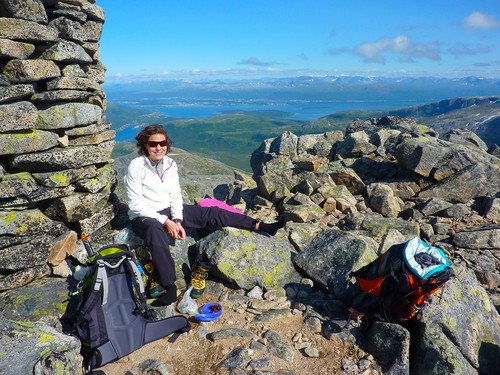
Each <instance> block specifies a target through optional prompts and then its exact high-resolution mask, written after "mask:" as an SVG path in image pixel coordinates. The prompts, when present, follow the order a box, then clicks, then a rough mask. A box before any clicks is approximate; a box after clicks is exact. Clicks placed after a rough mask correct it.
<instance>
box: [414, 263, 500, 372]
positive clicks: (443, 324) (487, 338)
mask: <svg viewBox="0 0 500 375" xmlns="http://www.w3.org/2000/svg"><path fill="white" fill-rule="evenodd" d="M455 275H456V277H455V278H454V279H452V280H451V281H449V282H448V283H447V285H446V286H445V288H444V289H443V294H442V298H440V299H437V298H436V299H434V300H433V302H432V303H431V304H430V305H428V306H427V308H426V309H425V310H424V311H423V315H422V320H423V323H424V324H423V325H422V326H421V331H420V333H419V334H417V336H416V341H415V347H414V350H416V358H419V360H418V361H414V367H413V369H412V373H415V374H443V373H457V374H458V373H460V374H477V373H478V371H479V372H480V373H484V374H488V373H491V374H494V373H496V372H497V371H498V369H499V367H498V365H499V362H498V347H499V346H500V329H499V328H500V316H499V314H498V312H497V310H496V309H495V307H494V306H493V304H492V302H491V300H490V299H489V297H488V295H487V293H486V291H485V290H484V289H483V288H482V287H481V286H480V285H479V283H478V281H477V279H476V277H475V276H474V272H473V271H471V270H467V269H465V268H462V267H460V268H456V269H455ZM471 333H473V334H471ZM412 345H413V343H412Z"/></svg>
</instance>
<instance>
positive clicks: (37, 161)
mask: <svg viewBox="0 0 500 375" xmlns="http://www.w3.org/2000/svg"><path fill="white" fill-rule="evenodd" d="M114 145H115V142H114V141H107V142H103V143H100V144H98V145H88V146H81V147H68V148H65V149H58V148H54V149H51V150H49V151H47V152H43V153H42V152H37V153H31V154H21V155H15V156H12V157H11V158H10V160H9V163H10V165H11V166H12V167H13V168H21V169H24V170H28V171H36V172H42V171H51V170H52V171H54V170H62V169H70V168H79V167H84V166H87V165H91V164H98V163H106V162H108V161H109V160H110V159H111V152H112V151H113V147H114Z"/></svg>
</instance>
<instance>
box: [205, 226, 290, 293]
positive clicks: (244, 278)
mask: <svg viewBox="0 0 500 375" xmlns="http://www.w3.org/2000/svg"><path fill="white" fill-rule="evenodd" d="M197 246H198V248H199V251H200V252H201V253H203V254H205V255H207V257H208V258H209V259H210V263H211V264H212V269H211V272H213V273H214V274H215V275H217V276H219V277H221V278H222V279H224V280H227V281H230V282H234V283H235V284H236V285H238V286H239V287H240V288H242V289H245V290H250V289H252V288H253V287H254V286H255V285H260V286H262V287H264V288H266V289H273V288H278V287H282V286H284V285H285V284H286V283H287V282H290V281H292V280H294V279H295V278H296V273H295V270H294V268H293V265H292V261H291V252H292V251H293V248H292V246H291V245H290V243H289V242H288V241H287V240H286V239H284V238H282V237H280V236H279V235H276V236H274V237H269V236H267V235H264V234H261V233H256V232H250V231H246V230H238V229H234V228H223V229H222V230H218V231H216V232H214V233H212V234H210V235H209V236H207V237H205V238H202V239H201V240H200V241H199V242H198V243H197Z"/></svg>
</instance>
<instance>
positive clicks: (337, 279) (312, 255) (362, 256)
mask: <svg viewBox="0 0 500 375" xmlns="http://www.w3.org/2000/svg"><path fill="white" fill-rule="evenodd" d="M377 248H378V245H377V243H376V242H375V241H374V240H372V239H371V238H368V237H363V236H357V235H354V234H351V233H347V232H343V231H341V230H338V229H329V230H326V231H325V232H323V233H321V234H320V235H318V236H317V237H316V238H314V239H313V240H312V241H311V243H310V244H309V245H308V246H307V247H306V248H305V249H304V250H302V251H301V252H300V253H299V254H298V255H297V256H296V257H295V258H294V263H295V265H296V266H297V267H299V269H300V270H302V271H303V272H305V273H306V274H307V275H308V276H309V277H310V278H311V279H313V280H314V281H315V282H317V283H319V284H320V285H322V286H324V287H328V288H329V289H330V291H331V292H332V293H334V294H335V295H336V296H337V297H338V298H339V299H343V298H345V297H346V290H347V287H348V285H349V274H350V273H351V272H352V271H353V270H356V269H358V268H361V267H362V266H364V265H366V264H368V263H370V262H371V261H373V260H374V259H376V258H377Z"/></svg>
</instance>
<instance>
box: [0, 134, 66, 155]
mask: <svg viewBox="0 0 500 375" xmlns="http://www.w3.org/2000/svg"><path fill="white" fill-rule="evenodd" d="M26 138H29V140H30V141H29V142H26ZM57 140H58V136H57V134H56V133H52V132H48V131H45V130H24V131H21V132H12V133H2V134H0V155H15V154H23V153H29V152H40V151H43V150H48V149H51V148H53V147H55V146H57V145H58V142H57Z"/></svg>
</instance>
